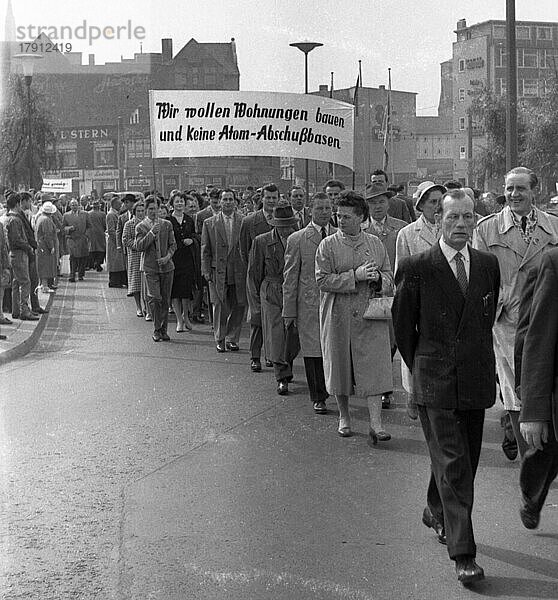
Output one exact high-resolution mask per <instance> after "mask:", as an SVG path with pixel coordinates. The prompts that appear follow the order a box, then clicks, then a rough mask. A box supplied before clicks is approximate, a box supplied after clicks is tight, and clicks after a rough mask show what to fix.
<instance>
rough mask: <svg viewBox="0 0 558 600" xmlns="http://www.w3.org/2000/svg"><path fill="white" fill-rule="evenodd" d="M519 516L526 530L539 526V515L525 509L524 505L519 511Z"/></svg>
mask: <svg viewBox="0 0 558 600" xmlns="http://www.w3.org/2000/svg"><path fill="white" fill-rule="evenodd" d="M519 516H520V518H521V522H522V523H523V525H524V527H526V528H527V529H536V528H537V527H538V526H539V521H540V520H541V513H540V512H538V511H536V510H533V509H531V508H529V507H527V506H526V505H525V504H524V505H523V506H522V507H521V508H520V509H519Z"/></svg>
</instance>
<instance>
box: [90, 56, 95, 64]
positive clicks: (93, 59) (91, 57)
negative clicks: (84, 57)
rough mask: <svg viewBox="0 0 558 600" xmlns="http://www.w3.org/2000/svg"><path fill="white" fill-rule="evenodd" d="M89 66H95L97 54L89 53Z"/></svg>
mask: <svg viewBox="0 0 558 600" xmlns="http://www.w3.org/2000/svg"><path fill="white" fill-rule="evenodd" d="M89 66H90V67H94V66H95V55H94V54H90V55H89Z"/></svg>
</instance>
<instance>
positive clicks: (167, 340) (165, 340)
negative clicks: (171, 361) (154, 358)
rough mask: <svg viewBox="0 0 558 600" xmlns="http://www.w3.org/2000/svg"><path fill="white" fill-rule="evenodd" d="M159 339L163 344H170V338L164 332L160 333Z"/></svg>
mask: <svg viewBox="0 0 558 600" xmlns="http://www.w3.org/2000/svg"><path fill="white" fill-rule="evenodd" d="M161 339H162V340H163V342H170V336H169V334H168V333H167V332H166V331H161Z"/></svg>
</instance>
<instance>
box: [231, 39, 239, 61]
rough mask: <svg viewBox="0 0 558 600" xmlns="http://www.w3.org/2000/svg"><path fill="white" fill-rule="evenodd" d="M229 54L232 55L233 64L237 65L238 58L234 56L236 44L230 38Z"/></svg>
mask: <svg viewBox="0 0 558 600" xmlns="http://www.w3.org/2000/svg"><path fill="white" fill-rule="evenodd" d="M231 52H232V55H233V60H234V64H235V65H236V64H238V58H237V56H236V42H235V40H234V38H231Z"/></svg>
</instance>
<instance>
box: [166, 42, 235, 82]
mask: <svg viewBox="0 0 558 600" xmlns="http://www.w3.org/2000/svg"><path fill="white" fill-rule="evenodd" d="M194 51H198V52H200V53H201V54H202V55H205V56H206V57H207V58H213V60H215V61H217V62H218V63H219V64H220V65H221V67H222V68H223V71H224V72H225V73H227V74H229V75H239V74H240V72H239V70H238V65H237V62H236V52H235V50H234V41H231V42H227V43H213V42H198V41H197V40H195V39H194V38H192V39H191V40H190V41H189V42H188V43H187V44H185V45H184V46H183V47H182V49H181V50H180V52H178V54H176V56H175V57H174V59H173V62H174V61H177V60H182V59H187V56H188V54H190V53H191V52H194Z"/></svg>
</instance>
